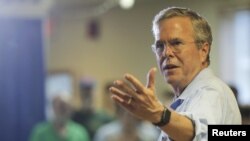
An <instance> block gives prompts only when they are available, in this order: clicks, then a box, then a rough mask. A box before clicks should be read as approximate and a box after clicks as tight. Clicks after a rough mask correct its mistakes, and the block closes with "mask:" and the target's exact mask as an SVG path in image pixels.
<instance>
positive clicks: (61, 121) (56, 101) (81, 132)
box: [30, 92, 90, 141]
mask: <svg viewBox="0 0 250 141" xmlns="http://www.w3.org/2000/svg"><path fill="white" fill-rule="evenodd" d="M52 106H53V112H54V118H52V120H51V121H45V122H42V123H39V124H37V125H36V126H35V127H34V129H33V130H32V133H31V136H30V141H90V139H89V135H88V132H87V131H86V129H85V128H84V127H82V126H81V125H79V124H78V123H75V122H73V121H71V120H70V113H71V107H70V104H69V97H67V96H65V95H63V94H62V92H59V93H57V94H56V96H54V97H53V99H52Z"/></svg>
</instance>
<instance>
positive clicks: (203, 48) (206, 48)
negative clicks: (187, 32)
mask: <svg viewBox="0 0 250 141" xmlns="http://www.w3.org/2000/svg"><path fill="white" fill-rule="evenodd" d="M209 51H210V46H209V44H208V43H207V42H205V43H203V44H202V46H201V48H200V57H201V61H202V64H204V63H206V62H207V58H208V55H209Z"/></svg>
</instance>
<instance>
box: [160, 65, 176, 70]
mask: <svg viewBox="0 0 250 141" xmlns="http://www.w3.org/2000/svg"><path fill="white" fill-rule="evenodd" d="M177 67H178V66H176V65H173V64H169V65H166V66H164V67H163V70H170V69H175V68H177Z"/></svg>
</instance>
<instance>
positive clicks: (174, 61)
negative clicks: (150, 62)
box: [152, 7, 212, 90]
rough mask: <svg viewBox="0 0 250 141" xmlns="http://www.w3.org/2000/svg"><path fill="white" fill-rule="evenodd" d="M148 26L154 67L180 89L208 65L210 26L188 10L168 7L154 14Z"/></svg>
mask: <svg viewBox="0 0 250 141" xmlns="http://www.w3.org/2000/svg"><path fill="white" fill-rule="evenodd" d="M152 29H153V34H154V37H155V43H154V44H153V45H152V48H153V51H154V53H155V54H156V58H157V63H158V66H159V68H160V70H161V72H162V74H163V75H164V78H165V80H166V81H167V82H168V83H170V84H171V85H172V86H173V87H174V89H175V88H176V89H181V90H182V89H183V88H185V87H186V86H187V85H188V84H189V83H190V82H191V80H192V79H193V78H194V77H195V76H196V74H197V73H198V72H200V71H201V70H202V69H203V68H205V67H207V66H208V65H209V64H210V60H209V52H210V47H211V44H212V33H211V29H210V26H209V25H208V23H207V21H206V20H205V19H204V18H203V17H201V16H200V15H199V14H197V13H196V12H194V11H192V10H190V9H186V8H178V7H171V8H167V9H164V10H162V11H160V12H159V13H158V14H157V15H156V16H155V18H154V20H153V28H152ZM176 89H175V90H176Z"/></svg>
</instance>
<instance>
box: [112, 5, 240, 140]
mask: <svg viewBox="0 0 250 141" xmlns="http://www.w3.org/2000/svg"><path fill="white" fill-rule="evenodd" d="M153 34H154V37H155V43H154V45H153V46H152V48H153V51H154V53H155V55H156V60H157V63H158V67H159V69H160V71H161V73H162V75H163V77H164V79H165V81H166V82H167V83H169V84H170V85H171V86H172V87H173V90H174V93H175V100H174V102H173V104H172V105H171V107H166V106H164V105H163V104H161V102H160V101H159V100H158V99H157V97H156V94H155V72H156V69H155V68H152V69H150V70H149V73H148V76H147V84H146V86H144V85H143V84H142V83H141V82H140V81H139V80H138V79H137V78H136V77H134V76H133V75H131V74H125V76H124V78H125V81H124V80H116V81H115V82H114V86H113V87H111V88H110V91H111V93H112V96H111V97H112V99H113V100H114V101H115V102H117V103H118V104H119V105H121V106H122V107H123V108H125V109H126V110H128V111H129V112H131V113H132V114H133V115H134V116H136V117H138V118H140V119H143V120H147V121H150V122H152V123H153V124H155V125H157V126H158V127H159V128H161V130H162V133H161V135H160V137H159V141H165V140H176V141H190V140H195V141H200V140H207V136H208V135H207V125H208V124H241V115H240V112H239V108H238V105H237V102H236V100H235V97H234V95H233V93H232V91H231V90H230V88H229V87H228V86H227V85H226V84H225V83H224V82H222V81H221V80H219V79H218V78H217V77H216V76H215V75H214V74H213V73H212V71H211V70H210V68H209V67H208V66H209V64H210V60H209V53H210V48H211V44H212V33H211V29H210V26H209V25H208V23H207V21H206V20H205V19H204V18H203V17H201V16H200V15H199V14H197V13H196V12H194V11H192V10H190V9H186V8H178V7H171V8H167V9H164V10H162V11H161V12H159V14H157V15H156V16H155V18H154V21H153Z"/></svg>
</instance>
